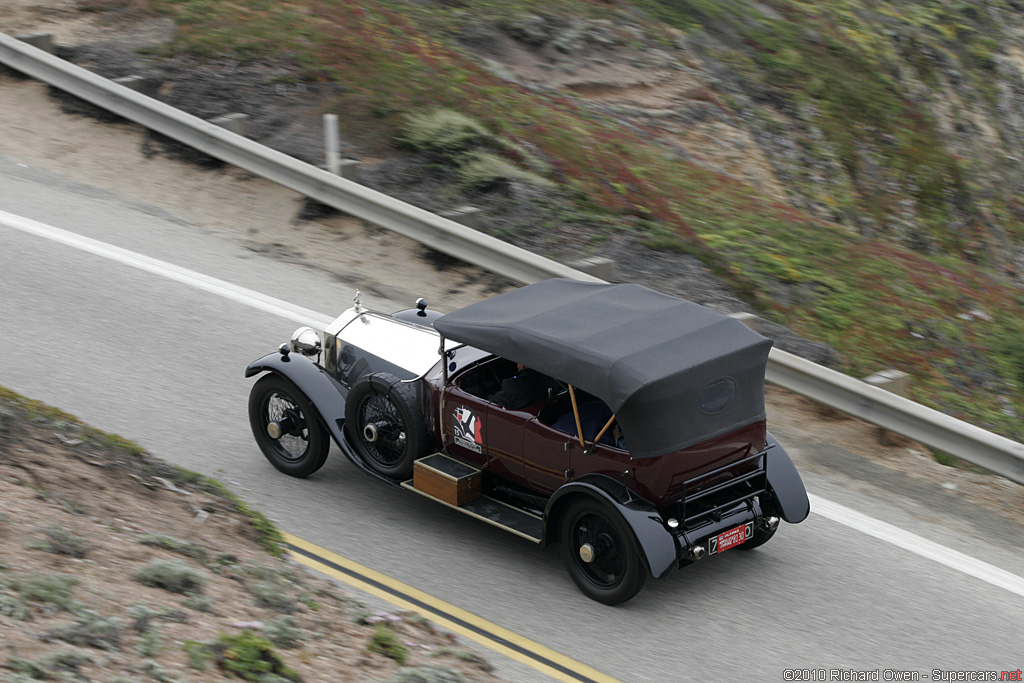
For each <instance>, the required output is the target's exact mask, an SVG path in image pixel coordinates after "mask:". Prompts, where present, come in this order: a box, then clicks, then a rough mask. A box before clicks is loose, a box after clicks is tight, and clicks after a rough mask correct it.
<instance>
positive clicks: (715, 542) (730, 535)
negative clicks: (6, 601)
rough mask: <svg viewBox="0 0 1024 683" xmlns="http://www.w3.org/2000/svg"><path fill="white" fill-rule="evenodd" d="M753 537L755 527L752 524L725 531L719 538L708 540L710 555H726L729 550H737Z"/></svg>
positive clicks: (748, 523)
mask: <svg viewBox="0 0 1024 683" xmlns="http://www.w3.org/2000/svg"><path fill="white" fill-rule="evenodd" d="M753 535H754V525H753V523H752V522H747V523H746V524H741V525H740V526H738V527H735V528H732V529H729V530H728V531H723V532H722V533H720V534H718V535H717V536H714V537H712V538H710V539H708V554H709V555H714V554H715V553H724V552H725V551H726V550H728V549H729V548H735V547H736V546H738V545H739V544H741V543H743V542H744V541H746V540H748V539H749V538H750V537H751V536H753Z"/></svg>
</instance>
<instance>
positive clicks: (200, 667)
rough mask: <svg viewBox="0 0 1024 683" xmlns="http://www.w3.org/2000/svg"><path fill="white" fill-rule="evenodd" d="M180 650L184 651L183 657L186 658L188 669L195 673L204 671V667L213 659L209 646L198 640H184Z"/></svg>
mask: <svg viewBox="0 0 1024 683" xmlns="http://www.w3.org/2000/svg"><path fill="white" fill-rule="evenodd" d="M181 649H182V650H184V651H185V656H186V657H188V665H189V667H190V668H193V669H195V670H196V671H205V670H206V665H207V664H209V663H210V659H212V658H213V650H211V649H210V646H209V645H207V644H206V643H201V642H199V641H198V640H186V641H185V643H184V644H183V645H182V646H181Z"/></svg>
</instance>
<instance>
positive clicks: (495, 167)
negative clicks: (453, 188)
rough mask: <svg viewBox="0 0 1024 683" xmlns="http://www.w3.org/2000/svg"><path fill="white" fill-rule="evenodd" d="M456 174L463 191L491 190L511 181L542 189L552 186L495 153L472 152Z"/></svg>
mask: <svg viewBox="0 0 1024 683" xmlns="http://www.w3.org/2000/svg"><path fill="white" fill-rule="evenodd" d="M455 173H456V176H457V177H458V181H459V185H460V186H461V187H462V188H463V189H473V190H489V189H492V188H494V187H496V186H498V185H500V184H502V183H507V182H509V181H510V180H521V181H523V182H526V183H530V184H531V185H539V186H541V187H550V186H551V185H552V183H551V181H550V180H548V179H547V178H543V177H541V176H539V175H537V174H536V173H531V172H530V171H525V170H523V169H521V168H519V167H518V166H516V165H515V164H513V163H512V162H511V161H509V160H508V159H505V158H503V157H500V156H498V155H497V154H495V153H493V152H472V153H471V154H468V155H466V157H465V158H464V159H463V163H462V164H461V165H460V166H459V167H458V169H457V170H456V172H455Z"/></svg>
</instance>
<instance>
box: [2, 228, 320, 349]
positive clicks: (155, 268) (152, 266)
mask: <svg viewBox="0 0 1024 683" xmlns="http://www.w3.org/2000/svg"><path fill="white" fill-rule="evenodd" d="M0 223H2V224H4V225H6V226H8V227H11V228H14V229H15V230H21V231H22V232H27V233H29V234H31V235H35V236H37V237H42V238H45V239H48V240H52V241H54V242H59V243H60V244H64V245H66V246H69V247H74V248H75V249H81V250H82V251H86V252H89V253H90V254H95V255H96V256H102V257H103V258H107V259H111V260H112V261H117V262H118V263H123V264H124V265H126V266H131V267H133V268H138V269H139V270H144V271H146V272H148V273H153V274H154V275H160V276H163V277H166V278H168V279H171V280H175V281H176V282H180V283H182V284H186V285H189V286H191V287H195V288H197V289H201V290H203V291H204V292H208V293H210V294H216V295H217V296H221V297H224V298H225V299H231V300H232V301H237V302H238V303H241V304H245V305H246V306H251V307H252V308H255V309H257V310H259V311H263V312H264V313H271V314H273V315H277V316H280V317H282V318H286V319H288V320H291V321H293V322H297V323H299V324H300V325H310V326H312V327H318V328H319V329H321V330H322V329H324V328H325V327H326V326H327V325H329V324H330V323H331V322H332V321H333V320H334V318H331V317H328V316H326V315H323V314H321V313H317V312H316V311H313V310H310V309H308V308H303V307H302V306H296V305H295V304H291V303H288V302H287V301H282V300H281V299H275V298H274V297H272V296H267V295H265V294H260V293H259V292H256V291H253V290H251V289H246V288H245V287H239V286H238V285H234V284H231V283H230V282H226V281H224V280H218V279H217V278H215V277H210V276H209V275H203V274H202V273H197V272H196V271H194V270H189V269H187V268H182V267H181V266H176V265H174V264H173V263H168V262H166V261H161V260H159V259H155V258H151V257H149V256H144V255H142V254H139V253H136V252H134V251H128V250H127V249H122V248H121V247H115V246H114V245H112V244H107V243H106V242H100V241H99V240H94V239H92V238H91V237H85V236H84V235H79V234H78V233H74V232H69V231H68V230H62V229H61V228H55V227H53V226H52V225H46V224H45V223H40V222H38V221H34V220H32V219H30V218H23V217H22V216H17V215H15V214H13V213H8V212H6V211H0Z"/></svg>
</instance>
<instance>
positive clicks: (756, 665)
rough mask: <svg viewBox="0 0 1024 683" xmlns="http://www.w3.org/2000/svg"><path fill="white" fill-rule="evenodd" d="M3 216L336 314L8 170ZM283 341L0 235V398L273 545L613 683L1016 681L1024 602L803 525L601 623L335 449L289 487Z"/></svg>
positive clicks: (254, 262) (51, 179) (938, 532)
mask: <svg viewBox="0 0 1024 683" xmlns="http://www.w3.org/2000/svg"><path fill="white" fill-rule="evenodd" d="M0 210H3V211H7V212H10V213H12V214H17V215H20V216H23V217H27V218H30V219H34V220H36V221H41V222H43V223H46V224H49V225H52V226H56V227H58V228H63V229H65V230H69V231H72V232H74V233H77V234H80V235H85V236H89V237H92V238H95V239H98V240H102V241H103V242H106V243H108V244H112V245H117V246H120V247H123V248H125V249H129V250H131V251H133V252H136V253H139V254H144V255H147V256H151V257H154V258H157V259H162V260H164V261H168V262H170V263H173V264H176V265H178V266H183V267H185V268H189V269H192V270H195V271H198V272H200V273H204V274H206V275H209V276H213V277H216V278H220V279H222V280H226V281H229V282H232V283H235V284H237V285H241V286H243V287H248V288H251V289H253V290H256V291H258V292H262V293H264V294H267V295H270V296H274V297H278V298H280V299H283V300H285V301H288V302H290V303H292V304H296V305H298V306H303V307H307V308H308V309H311V310H313V311H317V312H320V313H321V314H323V315H326V316H334V315H336V314H337V313H339V312H340V311H341V310H342V309H344V308H346V307H347V306H348V305H349V303H350V300H351V297H352V291H351V290H350V289H348V288H347V287H343V286H341V285H339V284H338V283H337V282H336V281H334V280H332V279H331V278H330V277H328V276H327V275H325V274H323V273H320V272H317V271H313V270H310V269H306V268H303V267H301V266H298V265H294V264H288V263H283V262H280V261H276V260H273V259H270V258H267V257H264V256H261V255H258V254H255V253H253V252H250V251H247V250H245V249H243V248H241V247H240V246H238V245H237V244H235V243H233V242H232V241H231V240H229V239H226V238H224V237H220V236H217V235H215V234H212V233H211V232H210V231H208V230H205V229H204V228H203V226H197V225H194V224H191V223H189V222H188V221H184V220H182V219H180V218H179V217H177V216H174V215H170V214H168V213H166V212H164V211H160V210H156V209H153V208H152V207H148V206H145V205H142V204H139V203H137V202H134V201H132V200H131V199H130V198H127V197H120V196H116V195H113V194H110V193H107V192H103V191H97V190H94V189H92V188H90V187H86V186H81V185H76V184H74V183H69V182H65V181H63V180H61V179H59V178H57V177H55V176H52V175H50V174H49V173H47V172H46V171H45V170H41V169H34V168H30V167H27V166H25V165H22V164H19V163H18V162H17V160H14V159H10V158H4V157H0ZM339 265H343V264H339ZM439 277H440V276H439ZM443 288H444V283H443V282H441V281H439V282H433V283H424V290H425V291H424V292H410V293H409V297H410V298H408V299H406V300H404V301H389V300H379V299H378V300H372V299H371V300H369V301H365V300H364V303H369V304H370V305H371V306H372V307H380V308H383V309H385V310H389V309H395V308H399V307H405V306H407V305H408V303H409V302H410V301H412V299H413V298H414V297H415V296H417V295H419V294H421V293H422V294H427V295H428V296H429V295H430V294H432V293H433V294H434V295H435V296H437V295H438V294H439V293H440V292H442V291H443ZM295 326H296V324H295V322H293V321H292V320H286V319H284V318H282V317H280V316H278V315H274V314H272V313H268V312H264V311H260V310H255V309H253V308H251V307H249V306H246V305H244V304H242V303H239V302H238V301H236V300H232V299H227V298H224V297H222V296H219V295H216V294H212V293H209V292H205V291H200V290H198V289H196V288H195V287H193V286H190V285H188V284H184V283H181V282H176V281H172V280H169V279H167V278H165V277H161V276H159V275H156V274H152V273H149V272H144V271H142V270H139V269H137V268H134V267H131V266H128V265H124V264H122V263H117V262H114V261H111V260H110V259H107V258H103V257H100V256H97V255H94V254H90V253H86V252H83V251H82V250H80V249H76V248H72V247H69V246H65V245H62V244H58V243H55V242H53V241H51V240H47V239H43V238H40V237H37V236H33V235H29V234H26V233H24V232H22V231H19V230H15V229H12V228H10V227H7V226H6V225H2V224H0V348H2V349H3V353H2V354H0V384H3V385H6V386H8V387H10V388H12V389H14V390H16V391H18V392H20V393H23V394H25V395H27V396H30V397H32V398H36V399H39V400H42V401H45V402H47V403H50V404H53V405H56V406H59V407H61V408H62V409H64V410H67V411H69V412H71V413H73V414H76V415H78V416H79V417H80V418H82V419H83V420H86V421H88V422H90V423H92V424H94V425H95V426H97V427H99V428H101V429H105V430H108V431H113V432H117V433H119V434H122V435H124V436H126V437H128V438H131V439H133V440H136V441H138V442H139V443H141V444H142V445H144V446H145V447H147V448H148V449H149V450H150V451H151V452H153V453H154V454H156V455H158V456H160V457H162V458H165V459H167V460H169V461H172V462H175V463H178V464H180V465H183V466H185V467H188V468H191V469H194V470H198V471H200V472H204V473H206V474H210V475H213V476H216V477H218V478H220V479H221V480H223V481H225V482H231V485H232V486H233V488H235V490H236V491H238V492H239V493H240V494H241V495H243V496H244V497H245V498H246V499H248V500H249V501H251V502H252V503H254V504H256V505H257V506H258V507H259V508H260V509H262V510H263V511H264V512H266V513H267V515H268V516H269V517H271V518H273V519H275V520H276V521H277V522H278V524H279V525H280V526H281V527H282V528H283V529H284V530H286V531H289V532H291V533H293V534H295V535H297V536H300V537H302V538H304V539H306V540H308V541H310V542H312V543H315V544H317V545H320V546H323V547H325V548H327V549H329V550H332V551H334V552H337V553H339V554H341V555H343V556H345V557H348V558H350V559H352V560H354V561H356V562H359V563H361V564H364V565H367V566H369V567H371V568H373V569H375V570H377V571H379V572H382V573H384V574H387V575H389V576H392V577H394V578H396V579H398V580H400V581H403V582H405V583H407V584H410V585H412V586H414V587H416V588H418V589H420V590H423V591H426V592H427V593H430V594H432V595H434V596H437V597H438V598H440V599H442V600H446V601H448V602H450V603H453V604H454V605H456V606H458V607H461V608H463V609H465V610H468V611H469V612H472V613H475V614H477V615H480V616H481V617H483V618H485V619H488V620H490V621H492V622H495V623H497V624H500V625H501V626H504V627H505V628H508V629H511V630H512V631H514V632H516V633H519V634H521V635H523V636H525V637H527V638H530V639H532V640H535V641H537V642H540V643H543V644H545V645H547V646H548V647H550V648H552V649H554V650H556V651H558V652H560V653H562V654H564V655H566V656H568V657H572V658H574V659H576V660H578V661H580V662H584V663H586V664H588V665H590V666H592V667H594V668H596V669H598V670H599V671H602V672H604V673H606V674H608V675H610V676H613V677H615V678H618V679H620V680H622V681H629V682H637V683H640V682H656V683H663V682H674V681H689V680H715V681H719V680H720V681H741V680H757V681H776V680H777V681H781V680H792V679H791V678H789V679H787V678H786V677H785V675H784V672H785V670H787V669H821V668H824V669H826V670H828V669H849V670H870V671H876V670H878V671H884V670H886V669H892V670H906V671H918V672H920V673H921V674H922V678H923V679H924V676H923V674H929V675H930V674H931V672H932V670H934V669H942V670H955V671H969V670H994V671H997V672H999V671H1003V670H1017V669H1019V668H1021V667H1022V666H1024V646H1022V642H1024V596H1022V595H1020V594H1017V593H1014V592H1012V591H1009V590H1006V589H1004V588H1000V587H997V586H995V585H992V584H991V583H988V582H986V581H983V580H980V579H979V578H977V577H975V576H970V575H968V574H966V573H964V572H963V571H960V570H958V569H955V568H953V567H951V566H948V565H947V564H943V563H941V562H936V561H934V560H932V559H927V558H926V557H923V556H921V555H920V554H916V553H914V552H911V551H909V550H907V549H906V548H903V547H898V546H897V545H894V544H893V543H890V542H886V541H884V540H880V539H879V538H876V537H873V536H870V535H867V534H865V533H862V531H860V530H857V529H855V528H851V527H850V526H847V525H845V524H842V523H838V522H836V521H834V519H830V518H826V517H824V516H822V515H820V514H813V513H812V515H811V517H810V518H808V520H807V521H806V522H804V523H803V524H800V525H796V526H790V525H784V526H783V528H782V529H781V530H780V532H779V534H778V535H777V536H776V537H775V539H773V541H772V542H771V543H769V544H768V545H766V546H765V547H764V548H762V549H759V550H757V551H754V552H750V553H741V552H730V553H726V554H724V555H722V556H719V557H716V558H711V559H709V560H706V561H703V562H700V563H697V564H695V565H693V566H691V567H688V568H686V569H684V570H682V571H680V572H679V573H677V574H676V575H675V576H673V577H671V578H669V579H667V580H664V581H653V580H651V581H649V582H648V584H647V586H646V587H645V589H644V590H643V591H642V592H641V593H640V595H639V596H638V597H637V598H635V599H634V600H632V601H631V602H629V603H627V604H626V605H623V606H621V607H618V608H609V607H605V606H602V605H599V604H597V603H594V602H591V601H589V600H587V599H586V598H584V597H583V596H582V595H581V594H580V593H579V592H578V591H577V590H576V589H575V587H574V586H573V585H572V583H571V581H570V580H569V578H568V576H567V575H566V573H565V571H564V569H563V567H562V565H561V563H560V561H559V559H558V555H557V552H556V551H555V550H553V549H548V550H540V549H537V548H536V547H534V546H533V545H531V544H529V543H528V542H526V541H522V540H520V539H518V538H516V537H514V536H512V535H509V534H506V533H504V532H502V531H500V530H498V529H495V528H492V527H489V526H487V525H484V524H482V523H480V522H477V521H475V520H473V519H470V518H468V517H465V516H463V515H460V514H459V513H457V512H454V511H451V510H448V509H446V508H443V507H441V506H438V505H436V504H433V503H431V502H430V501H428V500H425V499H423V498H421V497H419V496H415V495H412V494H408V493H406V492H403V491H400V490H395V489H392V488H389V487H387V486H385V485H383V484H381V483H378V482H376V481H374V480H371V479H369V478H367V477H366V476H364V475H363V474H361V473H360V472H359V471H358V470H357V469H356V468H355V467H354V466H352V465H351V464H349V463H348V462H347V461H346V460H345V459H344V457H343V456H342V455H341V454H340V453H339V452H338V451H337V449H335V450H334V452H333V454H332V457H331V458H330V459H329V460H328V463H327V465H326V466H325V467H324V469H323V470H322V471H321V472H320V473H318V474H317V475H315V476H314V477H311V478H309V479H306V480H296V479H290V478H288V477H286V476H284V475H282V474H280V473H278V472H277V471H276V470H274V469H273V468H272V467H271V466H270V465H269V464H268V463H267V462H266V461H265V460H264V459H263V458H262V456H261V455H260V453H259V450H258V449H257V448H256V446H255V444H254V443H253V440H252V436H251V434H250V433H249V427H248V422H247V418H246V398H247V394H248V391H249V387H250V384H251V380H246V379H245V378H244V377H243V369H244V367H245V365H246V364H247V363H248V362H249V361H251V360H253V359H254V358H256V357H259V356H261V355H263V354H265V353H267V352H269V351H271V350H273V349H274V348H275V347H276V346H277V345H278V344H279V343H281V342H282V341H285V340H286V339H287V337H288V335H289V334H290V332H291V331H292V329H293V328H294V327H295ZM769 419H770V416H769ZM779 436H780V438H781V439H782V440H783V441H785V435H784V434H779ZM822 438H823V439H827V435H823V437H822ZM791 448H799V446H798V445H793V446H791ZM805 483H806V484H807V488H808V490H809V491H811V492H813V493H814V494H816V495H818V496H821V497H822V498H824V499H826V500H828V501H835V502H837V503H840V504H842V505H844V506H846V507H848V508H851V509H854V510H858V511H860V512H862V513H865V514H868V515H871V516H872V517H873V518H876V519H879V520H883V521H885V522H888V523H890V524H892V525H895V526H896V527H899V528H901V529H905V530H908V531H912V532H914V533H916V534H920V535H921V536H923V537H926V538H929V539H931V540H933V541H936V542H938V543H941V544H942V545H944V546H946V547H950V548H954V549H957V550H959V551H962V552H964V553H967V554H968V555H971V556H973V557H977V558H979V559H981V560H984V561H985V562H988V563H991V564H992V565H994V566H995V567H999V568H1002V569H1003V570H1007V571H1009V572H1013V573H1014V574H1016V575H1018V576H1019V575H1021V574H1024V551H1022V549H1021V548H1020V547H1011V546H1008V545H1006V544H1005V543H1003V544H1001V543H1000V542H999V538H1000V537H999V536H998V535H995V534H994V535H993V536H992V538H987V537H985V536H984V535H981V534H978V533H975V532H974V531H972V530H973V529H974V528H975V527H969V526H966V525H963V524H959V523H957V520H954V519H943V518H941V517H939V518H937V517H935V516H934V515H925V514H914V512H913V511H912V510H911V511H907V510H906V509H905V508H902V507H896V506H894V505H891V504H889V502H887V499H892V498H894V497H898V496H899V495H900V492H899V491H886V490H885V489H884V488H878V489H877V490H868V491H865V490H864V487H863V486H858V487H857V489H856V490H854V489H853V488H852V487H850V486H848V482H845V481H843V480H841V479H826V478H825V477H822V476H818V475H810V474H807V475H805ZM832 517H835V515H832ZM505 671H506V670H504V669H503V670H502V673H505ZM507 672H508V673H507V675H508V676H509V677H510V678H515V679H517V680H524V681H525V680H538V679H540V675H539V674H532V676H531V673H529V672H525V673H524V672H523V671H522V670H520V669H516V668H515V667H512V668H509V669H508V670H507ZM827 673H828V672H827V671H826V675H827ZM824 680H829V678H825V679H824ZM883 680H884V677H883ZM924 680H928V679H924Z"/></svg>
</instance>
